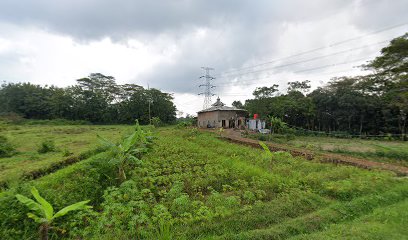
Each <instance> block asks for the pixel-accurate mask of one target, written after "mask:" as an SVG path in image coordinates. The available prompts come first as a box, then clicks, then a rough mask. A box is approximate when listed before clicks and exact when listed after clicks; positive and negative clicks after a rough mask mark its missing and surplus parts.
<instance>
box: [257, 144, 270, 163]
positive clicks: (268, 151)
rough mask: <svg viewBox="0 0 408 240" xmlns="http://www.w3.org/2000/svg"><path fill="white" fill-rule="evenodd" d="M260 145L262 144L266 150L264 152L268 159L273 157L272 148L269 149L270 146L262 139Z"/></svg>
mask: <svg viewBox="0 0 408 240" xmlns="http://www.w3.org/2000/svg"><path fill="white" fill-rule="evenodd" d="M259 145H261V147H262V148H263V150H264V153H263V154H264V158H265V159H267V160H270V159H272V156H273V154H272V152H271V150H270V149H269V147H268V146H267V145H266V144H265V143H263V142H261V141H259Z"/></svg>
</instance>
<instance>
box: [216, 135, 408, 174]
mask: <svg viewBox="0 0 408 240" xmlns="http://www.w3.org/2000/svg"><path fill="white" fill-rule="evenodd" d="M222 137H223V138H225V139H226V140H228V141H231V142H234V143H239V144H244V145H248V146H251V147H256V148H260V146H259V141H258V140H254V139H250V138H243V137H241V132H240V131H234V130H232V129H226V130H225V131H224V132H223V134H222ZM265 143H266V144H267V145H268V147H269V149H270V150H271V151H274V152H276V151H286V152H289V153H290V154H292V156H302V157H304V158H306V159H307V160H312V159H317V160H320V161H321V162H330V163H335V164H344V165H352V166H355V167H359V168H365V169H382V170H389V171H392V172H395V173H396V174H397V175H399V176H408V168H407V167H403V166H397V165H393V164H389V163H380V162H373V161H369V160H366V159H363V158H356V157H350V156H344V155H340V154H332V153H315V152H311V151H308V150H303V149H299V148H293V147H290V146H287V145H283V144H276V143H271V142H265Z"/></svg>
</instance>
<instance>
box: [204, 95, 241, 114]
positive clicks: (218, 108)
mask: <svg viewBox="0 0 408 240" xmlns="http://www.w3.org/2000/svg"><path fill="white" fill-rule="evenodd" d="M213 111H245V112H246V110H245V109H239V108H236V107H228V106H225V104H224V103H222V102H221V100H220V98H217V102H215V103H214V104H213V105H212V107H210V108H207V109H204V110H201V111H199V112H198V113H202V112H213Z"/></svg>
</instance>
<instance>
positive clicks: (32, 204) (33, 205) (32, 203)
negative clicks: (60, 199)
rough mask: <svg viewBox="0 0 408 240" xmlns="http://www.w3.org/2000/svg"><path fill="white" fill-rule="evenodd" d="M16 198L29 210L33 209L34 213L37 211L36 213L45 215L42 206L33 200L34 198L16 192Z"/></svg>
mask: <svg viewBox="0 0 408 240" xmlns="http://www.w3.org/2000/svg"><path fill="white" fill-rule="evenodd" d="M16 198H17V200H18V201H20V202H21V203H23V204H24V205H26V206H27V207H28V208H29V209H30V210H31V211H34V212H35V213H37V214H38V215H42V216H44V217H45V212H44V210H43V209H42V206H41V205H40V204H39V203H37V202H35V201H34V200H32V199H30V198H28V197H26V196H23V195H21V194H17V195H16Z"/></svg>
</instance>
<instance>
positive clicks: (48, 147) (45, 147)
mask: <svg viewBox="0 0 408 240" xmlns="http://www.w3.org/2000/svg"><path fill="white" fill-rule="evenodd" d="M56 151H57V148H56V147H55V142H54V141H53V140H45V141H43V142H42V143H41V145H40V147H39V148H38V150H37V152H38V153H48V152H56Z"/></svg>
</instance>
